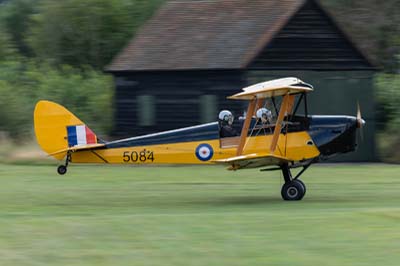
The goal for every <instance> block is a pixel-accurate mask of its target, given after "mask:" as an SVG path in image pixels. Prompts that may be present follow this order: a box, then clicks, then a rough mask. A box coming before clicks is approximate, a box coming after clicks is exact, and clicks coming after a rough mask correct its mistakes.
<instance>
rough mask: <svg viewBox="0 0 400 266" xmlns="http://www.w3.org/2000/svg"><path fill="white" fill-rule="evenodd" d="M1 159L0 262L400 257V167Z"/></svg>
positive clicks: (378, 261) (322, 261)
mask: <svg viewBox="0 0 400 266" xmlns="http://www.w3.org/2000/svg"><path fill="white" fill-rule="evenodd" d="M279 177H280V173H279V172H268V173H266V172H259V171H257V170H243V171H237V172H230V171H226V170H224V169H223V168H221V167H115V166H108V167H107V166H76V165H72V167H70V168H69V172H68V173H67V175H65V176H59V175H57V174H56V171H55V167H52V166H21V165H4V164H3V165H0V182H1V184H0V265H18V266H20V265H57V266H59V265H163V266H165V265H173V266H179V265H184V266H187V265H218V266H220V265H229V266H232V265H282V266H287V265H307V266H309V265H324V266H330V265H332V266H338V265H341V266H343V265H351V266H356V265H360V266H361V265H362V266H364V265H374V266H376V265H385V266H389V265H399V261H400V252H399V251H400V166H394V165H379V164H376V165H332V166H314V167H311V168H310V169H309V170H308V171H307V172H305V174H304V175H303V181H304V182H305V183H306V185H307V194H306V196H305V197H304V199H303V201H301V202H285V201H282V200H281V197H280V188H281V184H282V180H281V178H279Z"/></svg>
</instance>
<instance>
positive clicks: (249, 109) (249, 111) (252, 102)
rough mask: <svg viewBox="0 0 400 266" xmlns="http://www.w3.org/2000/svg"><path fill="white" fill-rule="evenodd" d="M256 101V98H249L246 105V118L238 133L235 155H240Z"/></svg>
mask: <svg viewBox="0 0 400 266" xmlns="http://www.w3.org/2000/svg"><path fill="white" fill-rule="evenodd" d="M256 102H257V98H256V97H254V98H253V99H252V100H250V103H249V107H247V113H246V119H245V120H244V125H243V128H242V132H241V134H240V140H239V146H238V147H237V150H236V156H239V155H242V152H243V148H244V144H245V143H246V138H247V132H249V127H250V122H251V118H252V116H253V114H254V108H255V106H256Z"/></svg>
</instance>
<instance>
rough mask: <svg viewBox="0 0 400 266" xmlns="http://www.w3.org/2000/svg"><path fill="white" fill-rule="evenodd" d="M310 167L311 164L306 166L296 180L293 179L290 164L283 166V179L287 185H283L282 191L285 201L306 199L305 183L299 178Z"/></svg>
mask: <svg viewBox="0 0 400 266" xmlns="http://www.w3.org/2000/svg"><path fill="white" fill-rule="evenodd" d="M310 165H311V163H310V164H307V165H306V166H304V167H303V170H301V171H300V172H299V173H298V174H297V175H296V176H295V177H294V178H293V177H292V173H291V172H290V168H289V165H288V164H283V165H282V166H281V170H282V173H283V179H284V180H285V184H283V186H282V190H281V195H282V198H283V199H284V200H301V199H302V198H303V197H304V195H305V194H306V186H305V184H304V183H303V181H301V180H300V179H298V178H299V177H300V175H301V174H302V173H303V172H304V171H305V170H306V169H307V168H308V167H309V166H310Z"/></svg>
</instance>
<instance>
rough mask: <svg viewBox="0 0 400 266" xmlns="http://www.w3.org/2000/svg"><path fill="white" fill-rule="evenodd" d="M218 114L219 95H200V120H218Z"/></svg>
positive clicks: (205, 121)
mask: <svg viewBox="0 0 400 266" xmlns="http://www.w3.org/2000/svg"><path fill="white" fill-rule="evenodd" d="M217 116H218V111H217V96H216V95H209V94H206V95H202V96H200V121H201V122H202V123H208V122H213V121H216V120H217Z"/></svg>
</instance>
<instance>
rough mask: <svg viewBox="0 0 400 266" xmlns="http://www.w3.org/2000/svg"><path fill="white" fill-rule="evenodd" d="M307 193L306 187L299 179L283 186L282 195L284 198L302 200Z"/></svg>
mask: <svg viewBox="0 0 400 266" xmlns="http://www.w3.org/2000/svg"><path fill="white" fill-rule="evenodd" d="M304 194H305V187H304V186H303V185H302V184H301V183H300V182H299V180H293V181H291V182H289V183H285V184H284V185H283V186H282V190H281V195H282V198H283V199H284V200H301V199H302V198H303V197H304Z"/></svg>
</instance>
